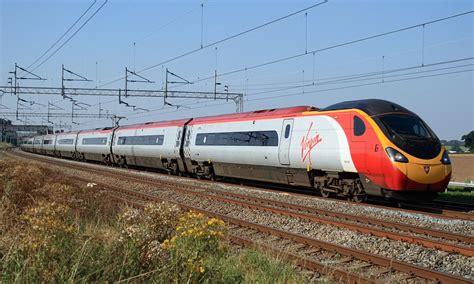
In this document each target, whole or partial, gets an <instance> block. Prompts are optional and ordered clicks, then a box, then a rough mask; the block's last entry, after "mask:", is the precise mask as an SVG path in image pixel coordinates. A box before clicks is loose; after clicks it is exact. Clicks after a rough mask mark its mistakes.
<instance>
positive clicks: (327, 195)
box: [320, 188, 331, 198]
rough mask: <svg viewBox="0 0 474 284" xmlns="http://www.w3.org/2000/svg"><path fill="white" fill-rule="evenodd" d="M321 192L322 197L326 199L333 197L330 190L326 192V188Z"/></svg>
mask: <svg viewBox="0 0 474 284" xmlns="http://www.w3.org/2000/svg"><path fill="white" fill-rule="evenodd" d="M320 192H321V196H322V197H324V198H328V197H330V196H331V192H330V191H328V190H325V189H324V188H321V190H320Z"/></svg>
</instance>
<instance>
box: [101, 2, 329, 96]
mask: <svg viewBox="0 0 474 284" xmlns="http://www.w3.org/2000/svg"><path fill="white" fill-rule="evenodd" d="M327 2H328V0H324V1H322V2H318V3H316V4H314V5H311V6H309V7H306V8H304V9H301V10H298V11H296V12H293V13H290V14H288V15H285V16H282V17H279V18H277V19H275V20H272V21H269V22H266V23H264V24H261V25H258V26H256V27H253V28H250V29H247V30H245V31H242V32H239V33H237V34H234V35H231V36H228V37H225V38H223V39H220V40H217V41H215V42H212V43H209V44H207V45H204V46H203V47H200V48H196V49H193V50H191V51H188V52H186V53H183V54H181V55H178V56H175V57H173V58H171V59H167V60H165V61H163V62H160V63H157V64H154V65H151V66H149V67H146V68H144V69H142V70H140V71H138V72H137V73H141V72H145V71H148V70H150V69H153V68H156V67H158V66H161V65H164V64H167V63H170V62H172V61H175V60H177V59H180V58H183V57H186V56H188V55H191V54H193V53H196V52H198V51H201V50H204V49H206V48H209V47H212V46H215V45H217V44H220V43H223V42H226V41H228V40H231V39H234V38H236V37H239V36H242V35H244V34H247V33H250V32H253V31H255V30H258V29H261V28H263V27H266V26H268V25H271V24H274V23H276V22H279V21H282V20H284V19H287V18H290V17H292V16H294V15H297V14H300V13H302V12H305V11H308V10H310V9H313V8H315V7H317V6H320V5H322V4H325V3H327ZM123 78H124V77H120V78H118V79H115V80H112V81H110V82H108V83H105V84H103V85H101V87H103V86H107V85H110V84H112V83H115V82H118V81H120V80H122V79H123Z"/></svg>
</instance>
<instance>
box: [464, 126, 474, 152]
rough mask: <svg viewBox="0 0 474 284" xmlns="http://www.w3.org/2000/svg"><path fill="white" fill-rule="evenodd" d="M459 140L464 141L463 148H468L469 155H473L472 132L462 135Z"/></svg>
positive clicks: (473, 134)
mask: <svg viewBox="0 0 474 284" xmlns="http://www.w3.org/2000/svg"><path fill="white" fill-rule="evenodd" d="M461 140H464V146H466V147H468V148H469V151H470V152H471V153H474V131H471V132H469V133H468V134H466V135H463V136H462V138H461Z"/></svg>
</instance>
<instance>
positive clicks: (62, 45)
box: [32, 0, 109, 71]
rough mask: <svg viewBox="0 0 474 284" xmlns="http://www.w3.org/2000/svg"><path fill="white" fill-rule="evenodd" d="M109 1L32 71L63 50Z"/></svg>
mask: <svg viewBox="0 0 474 284" xmlns="http://www.w3.org/2000/svg"><path fill="white" fill-rule="evenodd" d="M108 1H109V0H105V1H104V3H103V4H102V5H101V6H100V7H99V8H98V9H97V10H96V11H95V12H94V13H93V14H92V15H91V16H90V17H89V18H88V19H87V20H86V21H85V22H84V23H83V24H82V25H81V26H80V27H79V28H78V29H77V30H76V31H75V32H74V33H73V34H72V35H71V36H70V37H69V38H68V39H67V40H66V41H65V42H63V44H61V45H60V46H59V47H58V48H57V49H56V50H55V51H54V52H53V53H52V54H50V55H49V56H48V57H47V58H46V59H45V60H43V61H42V62H41V63H40V64H39V65H38V66H36V67H35V68H33V70H32V71H35V70H36V69H38V68H39V67H40V66H42V65H43V64H44V63H45V62H46V61H48V60H49V59H50V58H51V57H53V56H54V55H55V54H56V53H57V52H58V51H59V50H60V49H61V48H63V47H64V46H65V45H66V44H67V43H68V42H69V41H70V40H71V39H72V38H73V37H74V36H75V35H76V34H77V33H78V32H79V31H80V30H82V28H83V27H84V26H85V25H86V24H87V23H88V22H89V21H90V20H91V19H92V18H93V17H94V16H95V15H96V14H97V13H98V12H99V11H100V10H101V9H102V8H103V7H104V6H105V4H107V2H108Z"/></svg>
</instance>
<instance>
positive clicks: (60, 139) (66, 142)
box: [55, 131, 78, 159]
mask: <svg viewBox="0 0 474 284" xmlns="http://www.w3.org/2000/svg"><path fill="white" fill-rule="evenodd" d="M77 134H78V131H74V132H65V133H58V134H57V135H56V144H55V149H56V155H57V156H58V157H64V158H69V159H73V158H75V156H76V154H75V153H76V140H77Z"/></svg>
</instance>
